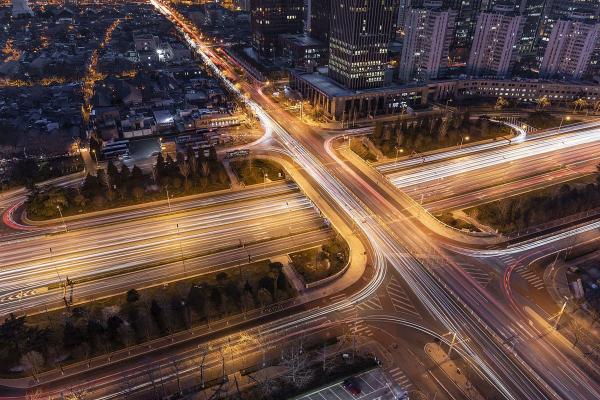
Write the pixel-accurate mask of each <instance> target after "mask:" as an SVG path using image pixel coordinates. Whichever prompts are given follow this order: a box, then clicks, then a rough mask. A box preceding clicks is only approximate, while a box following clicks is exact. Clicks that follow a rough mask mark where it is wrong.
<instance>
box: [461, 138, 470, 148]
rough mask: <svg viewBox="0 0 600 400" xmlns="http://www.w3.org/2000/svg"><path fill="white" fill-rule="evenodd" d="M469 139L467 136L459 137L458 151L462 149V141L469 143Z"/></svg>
mask: <svg viewBox="0 0 600 400" xmlns="http://www.w3.org/2000/svg"><path fill="white" fill-rule="evenodd" d="M469 139H470V138H469V137H468V136H461V137H460V146H459V147H458V148H459V149H462V146H463V140H466V141H467V142H468V141H469Z"/></svg>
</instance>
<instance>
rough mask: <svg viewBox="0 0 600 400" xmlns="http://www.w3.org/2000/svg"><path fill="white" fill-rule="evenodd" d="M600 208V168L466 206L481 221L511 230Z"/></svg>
mask: <svg viewBox="0 0 600 400" xmlns="http://www.w3.org/2000/svg"><path fill="white" fill-rule="evenodd" d="M598 208H600V172H596V173H593V174H590V175H586V176H584V177H581V178H578V179H575V180H572V181H570V182H568V183H562V184H559V185H553V186H549V187H546V188H544V189H539V190H534V191H530V192H527V193H524V194H520V195H517V196H513V197H508V198H505V199H502V200H498V201H494V202H491V203H486V204H482V205H480V206H477V207H472V208H469V209H466V210H464V211H465V213H466V214H467V215H468V216H470V217H472V218H475V219H476V220H477V221H479V222H480V223H481V224H484V225H487V226H490V227H491V228H493V229H496V230H498V232H501V233H504V234H511V233H515V232H520V231H521V232H522V231H528V230H534V229H536V228H540V229H541V228H547V227H551V226H550V225H555V224H556V223H557V222H562V223H568V222H569V220H570V219H573V220H576V219H578V218H583V217H585V216H586V215H587V214H588V213H590V212H591V213H596V212H598V211H599V210H598Z"/></svg>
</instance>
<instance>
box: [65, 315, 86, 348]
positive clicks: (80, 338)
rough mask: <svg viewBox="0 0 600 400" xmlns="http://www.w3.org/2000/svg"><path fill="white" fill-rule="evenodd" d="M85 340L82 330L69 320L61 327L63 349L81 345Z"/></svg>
mask: <svg viewBox="0 0 600 400" xmlns="http://www.w3.org/2000/svg"><path fill="white" fill-rule="evenodd" d="M84 340H85V335H84V333H83V331H82V330H81V329H80V328H79V327H78V326H76V325H74V324H73V323H72V322H71V321H67V322H65V327H64V329H63V346H64V347H65V349H68V350H72V349H76V348H77V347H79V346H81V344H82V343H83V342H84Z"/></svg>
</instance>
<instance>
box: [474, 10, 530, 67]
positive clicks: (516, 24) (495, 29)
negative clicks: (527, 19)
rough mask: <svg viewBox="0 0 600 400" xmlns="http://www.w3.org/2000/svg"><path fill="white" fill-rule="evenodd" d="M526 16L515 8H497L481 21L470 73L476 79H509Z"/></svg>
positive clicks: (487, 13) (481, 18) (476, 32)
mask: <svg viewBox="0 0 600 400" xmlns="http://www.w3.org/2000/svg"><path fill="white" fill-rule="evenodd" d="M523 21H524V19H523V17H522V16H521V15H518V14H516V13H514V8H512V7H507V6H500V5H497V6H495V7H494V9H493V11H492V12H483V13H481V14H479V17H478V18H477V26H476V28H475V34H474V37H473V45H472V46H471V52H470V53H469V61H468V62H467V72H468V73H469V74H471V75H476V76H495V77H498V78H503V77H507V76H509V75H510V73H511V71H512V67H513V66H514V62H515V59H516V56H517V43H518V42H519V39H520V38H521V32H522V30H523Z"/></svg>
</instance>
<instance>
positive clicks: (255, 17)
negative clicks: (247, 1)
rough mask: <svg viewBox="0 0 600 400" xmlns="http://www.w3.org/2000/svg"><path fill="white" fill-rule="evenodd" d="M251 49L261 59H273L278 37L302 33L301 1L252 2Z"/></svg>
mask: <svg viewBox="0 0 600 400" xmlns="http://www.w3.org/2000/svg"><path fill="white" fill-rule="evenodd" d="M250 16H251V25H252V47H253V48H254V50H255V51H256V53H257V54H258V55H259V56H260V57H263V58H267V59H270V58H273V57H274V56H276V55H277V52H278V46H277V45H278V43H279V39H278V36H279V35H281V34H286V33H288V34H300V33H302V32H303V31H304V22H303V18H304V1H303V0H252V1H251V10H250Z"/></svg>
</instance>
